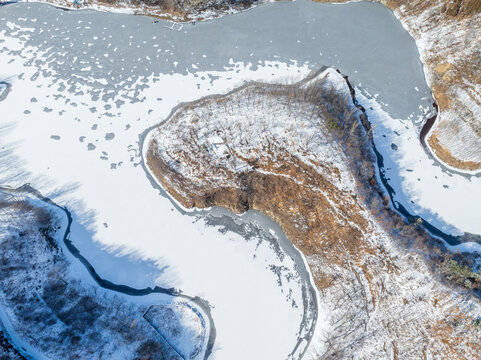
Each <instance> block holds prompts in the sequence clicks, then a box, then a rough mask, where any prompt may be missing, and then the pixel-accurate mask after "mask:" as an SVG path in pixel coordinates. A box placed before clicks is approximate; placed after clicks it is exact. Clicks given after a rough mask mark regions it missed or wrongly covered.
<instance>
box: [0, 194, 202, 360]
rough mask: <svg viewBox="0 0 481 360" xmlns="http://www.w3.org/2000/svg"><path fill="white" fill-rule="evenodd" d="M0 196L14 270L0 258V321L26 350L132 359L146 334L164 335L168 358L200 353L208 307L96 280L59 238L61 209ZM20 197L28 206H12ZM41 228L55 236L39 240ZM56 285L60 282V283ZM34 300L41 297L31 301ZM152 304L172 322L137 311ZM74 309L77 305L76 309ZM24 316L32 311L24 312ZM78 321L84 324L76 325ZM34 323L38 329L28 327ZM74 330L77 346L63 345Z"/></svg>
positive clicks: (1, 235)
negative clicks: (126, 291) (130, 291)
mask: <svg viewBox="0 0 481 360" xmlns="http://www.w3.org/2000/svg"><path fill="white" fill-rule="evenodd" d="M0 202H2V207H1V209H0V220H1V221H0V244H1V245H2V252H3V255H4V256H8V258H9V260H8V261H11V262H12V263H13V264H15V265H16V266H17V270H13V271H12V267H11V266H10V264H9V263H5V262H4V263H2V265H3V266H4V269H5V270H6V272H5V273H4V274H3V275H4V276H3V278H2V282H3V284H2V292H1V293H0V302H1V306H0V320H1V324H3V325H4V326H5V328H6V329H7V333H8V334H9V336H10V337H11V338H12V339H13V342H14V343H15V344H16V346H17V347H20V348H23V350H24V351H25V353H26V354H27V355H29V356H33V357H34V358H35V359H55V358H61V356H62V355H61V354H63V353H64V352H65V351H69V353H70V354H71V355H74V354H76V355H77V356H79V357H82V358H92V357H93V356H94V355H93V354H95V356H98V355H100V354H102V353H103V354H104V355H105V356H108V357H109V358H112V359H125V358H134V357H135V355H134V354H133V352H136V351H137V352H138V351H139V349H141V348H142V346H143V343H146V342H148V341H149V340H150V341H154V342H157V341H161V340H166V341H167V342H168V344H169V346H172V347H174V349H175V351H172V350H171V349H170V347H169V346H167V349H168V350H167V351H166V352H165V354H164V355H165V356H166V357H168V358H169V359H170V358H172V359H174V358H175V359H177V358H179V359H180V358H181V357H178V356H177V355H178V354H177V353H182V354H184V353H189V354H191V355H192V356H190V357H184V358H189V359H194V358H196V359H204V355H205V353H206V350H207V341H208V334H209V332H210V331H211V329H210V324H209V321H208V314H206V313H205V312H204V311H203V310H202V309H201V308H200V307H199V306H198V305H197V304H196V303H195V302H194V301H192V299H190V300H189V299H188V298H182V297H174V296H171V295H168V294H162V293H152V294H147V295H143V296H132V295H127V294H124V293H120V292H117V291H112V290H108V289H104V288H101V287H99V285H98V284H97V283H96V282H95V281H94V280H93V278H92V276H91V275H90V274H89V273H88V271H87V269H86V267H85V266H83V265H82V264H81V263H80V261H79V260H78V259H77V258H75V257H74V256H73V255H72V253H71V252H70V251H69V249H68V248H67V246H66V245H65V243H64V241H63V237H64V234H65V233H66V231H67V227H68V218H67V214H66V212H65V211H63V210H62V209H60V208H58V207H55V206H54V205H51V204H48V203H47V202H45V201H42V200H41V199H39V198H37V197H36V196H34V195H31V194H29V193H28V192H16V191H15V192H14V191H6V190H5V191H4V190H1V191H0ZM22 202H25V203H26V204H28V205H27V206H29V205H31V206H32V207H33V209H32V210H30V209H28V207H27V206H25V207H22V205H20V206H15V204H22ZM38 210H40V211H38ZM43 210H45V213H50V214H52V221H51V222H49V223H42V222H41V221H42V220H41V219H42V217H41V216H39V215H37V214H43V213H42V212H41V211H43ZM43 218H45V217H43ZM39 219H40V220H39ZM39 228H40V229H45V228H51V229H54V231H55V230H56V231H55V233H52V232H51V231H49V232H48V234H49V235H48V236H53V238H52V242H48V241H45V237H44V235H43V233H42V232H41V231H39V230H38V229H39ZM22 234H23V235H22ZM15 238H17V240H12V239H15ZM16 241H17V242H16ZM21 244H23V246H22V245H21ZM56 249H60V250H61V252H60V253H57V251H56ZM59 254H60V255H59ZM27 264H28V266H27ZM29 267H30V268H29ZM6 283H7V285H6ZM59 284H60V288H63V287H64V288H63V289H62V290H59ZM15 292H18V293H15ZM22 296H23V297H22ZM25 298H26V299H27V301H28V303H31V307H30V308H26V305H25V301H24V300H22V299H25ZM38 299H41V302H40V303H39V304H38V305H36V304H35V302H36V301H39V300H38ZM85 304H87V305H85ZM85 306H87V308H88V309H89V311H88V314H83V313H82V312H83V311H85V310H82V309H83V307H85ZM22 307H23V309H22ZM152 307H155V308H158V309H170V312H169V315H170V317H171V318H174V319H178V320H177V321H172V319H169V318H168V317H167V316H165V314H163V313H160V314H156V315H154V316H152V317H150V319H151V320H152V319H153V320H152V321H147V322H145V323H144V322H142V316H143V314H144V313H145V314H144V318H145V315H146V314H148V313H149V309H150V308H152ZM76 308H78V309H80V310H79V311H78V312H76V311H75V309H76ZM24 314H26V315H24ZM28 315H31V316H30V317H28V318H27V316H28ZM59 318H60V320H59ZM52 319H53V321H52ZM154 321H156V322H160V323H162V324H163V328H162V331H161V332H159V333H160V334H161V335H162V337H163V339H159V337H158V335H157V334H156V331H158V329H157V328H156V327H155V326H153V324H154ZM79 323H80V324H79ZM82 323H83V325H84V326H86V327H87V328H86V329H83V330H79V325H82ZM148 324H150V325H152V328H150V326H149V325H148ZM127 326H130V328H131V331H134V332H135V333H136V334H137V337H136V338H132V337H131V334H130V336H129V335H127V334H128V331H125V330H123V329H122V328H123V327H127ZM32 327H33V328H36V329H37V331H35V332H32V331H30V328H32ZM119 327H120V328H119ZM76 333H77V334H80V335H81V340H77V341H78V342H79V343H78V344H77V345H78V346H77V348H76V349H70V350H69V349H65V348H64V347H65V346H70V342H71V341H75V337H76ZM54 335H55V336H57V337H58V338H56V337H55V336H54ZM92 337H93V338H94V339H92ZM52 339H53V341H52ZM59 339H62V340H61V341H59ZM72 339H73V340H72ZM88 339H91V340H95V341H91V340H88ZM129 340H130V341H129ZM52 342H53V344H52ZM193 347H195V352H193V351H192V348H193ZM176 352H177V353H176ZM137 355H138V354H137ZM99 358H101V357H99Z"/></svg>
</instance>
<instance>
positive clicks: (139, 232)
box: [0, 2, 481, 360]
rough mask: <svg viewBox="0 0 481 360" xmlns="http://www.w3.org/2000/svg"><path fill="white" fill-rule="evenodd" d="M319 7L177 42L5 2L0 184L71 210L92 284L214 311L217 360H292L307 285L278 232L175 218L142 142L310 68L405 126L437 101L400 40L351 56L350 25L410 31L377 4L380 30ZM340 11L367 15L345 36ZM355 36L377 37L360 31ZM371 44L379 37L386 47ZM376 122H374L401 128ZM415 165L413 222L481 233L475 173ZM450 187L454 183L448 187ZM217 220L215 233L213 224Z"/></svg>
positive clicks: (152, 30) (215, 26) (213, 25)
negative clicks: (96, 277) (189, 300)
mask: <svg viewBox="0 0 481 360" xmlns="http://www.w3.org/2000/svg"><path fill="white" fill-rule="evenodd" d="M314 6H320V5H319V4H310V3H307V2H301V3H300V4H295V3H292V4H288V3H278V4H277V3H276V4H271V5H268V6H264V7H259V8H257V9H255V10H253V11H249V12H246V13H242V14H238V15H235V16H232V17H229V18H224V19H220V20H216V21H213V22H209V23H204V24H197V25H195V27H194V25H188V26H187V25H186V26H185V27H184V30H183V31H181V32H177V31H175V32H174V31H171V30H168V29H166V28H164V27H162V26H160V25H159V26H155V25H153V24H151V20H150V19H147V18H142V17H132V16H128V15H119V14H115V15H114V14H98V13H95V12H89V11H81V12H63V11H61V10H59V9H55V8H53V7H50V6H46V5H40V4H18V5H8V6H4V7H1V8H0V69H1V70H0V71H1V74H0V76H1V77H2V78H0V81H1V80H2V79H6V78H8V79H9V82H10V83H11V84H12V87H11V91H10V93H9V94H8V97H7V98H6V99H5V100H4V101H2V102H0V114H1V117H0V184H2V185H5V184H8V185H10V186H19V185H22V184H24V183H27V182H28V183H31V184H32V186H34V187H35V188H37V189H39V190H41V191H42V193H44V194H45V195H47V196H49V197H51V198H53V199H54V200H55V201H56V202H57V203H59V204H61V205H65V206H67V207H68V208H69V210H71V212H72V215H73V225H72V235H71V238H72V241H73V242H74V243H75V246H77V247H78V248H79V250H80V251H81V253H82V254H83V255H84V256H85V257H87V258H88V259H89V261H90V262H91V263H92V265H93V266H94V267H95V268H96V270H97V272H98V273H99V274H100V275H101V276H102V277H104V278H106V279H108V280H110V281H112V282H115V283H122V284H126V285H131V286H134V287H147V286H152V285H154V284H158V285H162V286H165V287H175V288H179V289H181V290H182V291H184V292H185V293H187V294H189V295H198V296H200V297H201V298H203V299H206V300H207V301H209V303H210V304H211V305H212V307H213V309H212V316H213V318H214V321H215V325H216V328H217V339H216V347H215V349H214V355H213V358H215V359H232V360H235V359H246V358H251V359H266V360H268V359H279V358H283V357H286V354H289V353H290V351H291V350H292V349H293V347H294V345H295V344H296V341H297V332H298V329H299V326H300V321H301V319H302V316H303V310H304V309H302V306H299V307H296V306H293V301H295V303H296V304H302V287H303V286H306V284H305V279H302V277H300V276H299V273H298V272H297V269H296V267H297V263H296V262H295V261H294V260H293V258H292V257H290V256H285V257H282V256H279V254H278V252H277V251H276V248H275V246H273V244H275V243H276V241H275V239H274V240H273V239H272V238H276V237H282V234H279V233H277V234H276V236H274V237H269V236H268V235H266V231H265V229H263V228H262V226H261V225H259V224H256V223H255V222H243V219H242V218H234V220H232V218H230V219H231V220H229V217H227V218H226V217H224V216H222V217H217V218H215V219H214V220H212V218H209V217H208V216H207V215H206V214H205V213H203V212H194V213H192V214H184V213H183V212H182V211H179V210H180V209H178V208H176V206H175V205H174V204H173V203H172V202H171V200H170V199H169V198H167V197H165V196H163V194H162V193H161V194H160V195H159V190H157V189H156V188H154V187H153V186H152V184H151V183H150V182H149V180H148V178H147V177H146V173H145V172H144V170H143V169H142V167H141V166H140V165H139V162H140V160H141V156H140V149H139V144H138V141H139V134H141V133H143V132H144V131H146V130H147V129H149V128H150V127H152V126H154V125H156V124H158V123H159V122H160V121H161V120H162V119H165V118H166V117H167V116H168V114H169V113H170V111H171V110H172V108H173V107H174V106H176V105H178V104H179V103H180V102H185V101H192V100H195V99H198V98H200V97H202V96H205V95H208V94H213V93H224V92H227V91H229V90H231V89H233V88H235V87H237V86H238V85H240V84H242V83H243V82H244V81H246V80H262V81H282V82H292V81H295V80H298V79H300V78H302V77H304V76H305V75H307V74H308V73H309V71H310V69H312V68H318V67H319V66H320V64H328V65H334V66H338V67H339V68H340V69H341V70H342V71H343V72H345V73H348V74H349V75H351V80H353V83H354V84H356V85H358V86H361V87H362V88H363V89H368V90H369V91H370V92H371V93H373V94H377V93H380V94H381V96H380V97H379V99H378V102H379V103H380V102H383V103H384V104H386V103H389V105H384V107H383V108H384V109H386V108H389V109H390V110H391V111H392V113H393V114H394V115H393V117H394V118H404V117H403V115H404V113H405V112H407V113H408V114H409V113H412V114H413V117H414V118H416V116H417V115H419V113H420V111H419V110H418V109H417V107H418V106H419V105H424V106H427V104H429V103H431V99H429V95H427V92H428V90H427V86H426V85H425V83H424V77H423V76H422V72H421V71H418V70H419V69H418V65H419V64H417V63H416V61H412V62H409V61H405V58H404V57H403V56H408V55H409V56H410V54H411V51H414V50H413V49H415V47H414V48H413V47H410V46H414V44H411V43H408V45H406V46H407V48H408V50H409V51H404V50H405V49H404V48H403V47H401V46H400V47H399V48H400V49H399V51H394V52H392V53H390V52H385V51H383V54H384V53H385V54H384V55H383V56H387V57H389V61H387V60H386V59H384V58H380V59H379V60H377V57H378V56H380V54H374V53H373V54H371V53H372V51H371V52H369V51H368V50H369V49H367V50H365V51H366V53H367V54H368V55H367V56H368V57H367V58H364V57H363V56H359V55H360V52H361V51H364V50H362V47H361V46H360V45H359V40H360V39H352V38H351V36H350V35H352V33H353V31H354V30H355V31H356V33H357V34H361V33H362V31H372V34H371V35H373V34H382V35H383V36H386V38H385V39H377V40H376V41H375V42H374V43H373V44H370V45H373V46H374V45H376V44H377V45H378V46H380V48H382V47H383V46H384V45H386V46H387V44H390V43H393V42H392V39H391V38H389V37H388V36H387V34H391V33H392V34H394V35H395V36H398V35H399V34H401V35H399V36H405V35H403V34H404V33H402V32H401V30H402V29H401V26H400V25H399V24H398V23H396V22H395V19H391V18H390V17H389V16H391V15H389V14H390V13H388V12H387V10H386V12H383V11H384V10H379V11H380V12H378V13H376V12H374V13H375V14H377V15H376V16H379V19H381V20H382V21H379V22H372V23H373V24H376V26H379V28H377V27H376V26H374V27H373V28H366V29H364V28H363V29H360V28H357V27H356V26H357V25H356V24H358V23H362V21H361V22H359V21H358V20H359V19H358V17H359V16H374V15H366V14H365V13H364V12H362V11H363V8H362V7H361V5H357V4H352V5H345V6H342V7H341V6H336V7H333V6H327V7H325V8H320V7H316V8H314ZM347 6H351V8H348V7H347ZM362 6H371V5H367V4H363V5H362ZM372 6H375V5H372ZM292 7H295V9H297V10H299V11H298V13H297V12H292ZM343 8H345V9H356V11H361V12H360V13H352V14H351V15H350V16H352V19H354V20H356V21H350V20H349V17H347V18H346V21H345V22H346V24H352V26H354V28H348V29H347V30H344V28H342V29H337V28H336V27H335V26H333V24H331V23H329V22H330V21H331V22H333V23H337V24H341V23H340V22H339V18H338V17H332V16H331V17H330V16H327V15H323V14H324V13H327V14H331V13H329V11H331V12H332V11H334V12H335V13H334V15H335V14H337V15H336V16H339V14H342V11H344V10H342V9H343ZM312 9H314V11H313V10H312ZM315 9H319V10H315ZM369 9H371V8H369ZM374 9H377V8H374ZM266 11H267V12H269V11H274V12H275V16H274V18H275V20H272V19H269V18H268V17H266V16H265V13H266ZM376 11H378V10H376ZM370 13H371V12H370ZM293 14H296V16H297V17H296V16H294V15H293ZM359 14H361V15H359ZM281 15H282V16H285V17H286V19H289V21H287V20H286V21H282V20H281V19H282V18H281ZM347 15H349V13H348V12H346V16H347ZM322 16H327V17H326V18H322ZM384 16H386V17H384ZM319 19H322V20H319ZM368 20H369V19H368ZM231 21H233V26H232V28H230V27H229V26H228V25H229V24H230V22H231ZM226 22H227V23H226ZM300 24H301V25H300ZM396 26H397V27H396ZM299 29H302V30H299ZM386 29H387V30H386ZM221 30H222V31H221ZM241 34H244V35H241ZM348 35H349V36H348ZM394 35H393V36H394ZM359 36H361V39H364V40H366V39H367V40H366V41H370V39H373V38H374V36H369V33H367V34H362V35H359ZM402 39H405V38H404V37H403V38H402ZM215 40H218V41H215ZM381 41H386V43H381V45H382V46H381V45H379V42H381ZM406 41H411V40H406ZM356 44H357V45H356ZM367 48H369V46H367ZM353 49H354V50H353ZM278 54H279V55H278ZM354 55H356V56H354ZM391 57H392V58H391ZM375 61H380V62H381V63H382V64H391V63H393V64H394V65H393V66H394V67H395V68H397V69H402V70H403V71H405V72H406V73H410V74H415V76H414V75H413V76H411V77H404V76H403V77H401V78H400V80H399V83H396V81H394V80H395V75H394V74H393V73H392V70H393V69H392V68H390V67H389V66H388V65H379V66H377V65H376V66H372V64H373V62H375ZM413 63H414V65H413ZM375 64H377V63H375ZM368 65H369V66H368ZM403 66H405V67H404V68H403ZM369 69H371V70H369ZM372 71H376V72H377V74H378V75H377V76H373V73H372ZM399 71H401V70H399ZM396 75H397V74H396ZM423 84H424V85H423ZM415 87H418V88H419V89H421V93H420V94H418V92H417V91H415V90H414V88H415ZM407 88H409V89H408V90H406V89H407ZM397 98H400V99H401V100H400V103H402V104H409V106H406V107H407V108H408V110H406V109H405V111H404V112H403V111H401V109H400V108H399V107H396V104H394V99H397ZM366 101H367V100H366ZM364 104H365V105H366V102H364ZM412 104H415V107H414V108H412V107H411V105H412ZM374 105H375V104H374V102H373V109H374V108H375V107H374ZM368 109H369V108H368ZM390 113H391V112H390ZM370 115H372V119H373V121H375V115H374V114H370ZM383 119H384V120H383V121H381V120H380V121H378V124H380V125H383V126H398V127H401V124H402V123H403V121H404V122H405V126H408V127H409V126H410V125H409V124H411V122H410V120H403V121H401V120H394V121H393V122H392V124H391V122H390V120H386V118H383ZM388 135H389V136H392V137H394V135H393V133H389V134H388ZM409 136H411V138H410V140H409V141H412V142H413V143H414V141H416V140H417V139H416V137H415V131H414V130H412V131H411V132H410V133H409ZM377 139H378V140H379V138H377ZM381 140H382V139H381ZM378 143H379V144H381V143H382V144H385V143H386V142H385V141H384V140H382V141H381V142H379V141H378ZM401 145H402V144H401ZM389 146H390V145H389ZM412 149H413V152H412V154H413V155H412V157H411V155H401V154H404V152H403V153H401V151H398V152H397V153H396V154H399V156H400V157H399V158H397V157H392V159H393V160H392V161H393V164H394V165H396V166H397V167H394V165H393V166H392V167H391V169H393V170H392V171H393V175H392V176H391V177H392V179H396V178H395V174H402V175H403V174H404V169H406V172H408V171H407V169H408V168H410V167H411V166H413V165H412V164H411V163H410V162H417V161H419V157H424V156H425V155H423V154H424V153H422V152H417V153H416V154H414V151H417V148H416V147H414V146H413V147H412ZM381 150H382V151H383V154H388V153H390V151H392V150H390V148H382V147H381ZM406 151H407V150H406ZM406 154H411V152H406ZM413 159H414V160H413ZM426 159H428V160H425V163H424V164H427V161H429V157H427V156H426ZM396 169H398V170H396ZM396 171H398V172H396ZM418 171H419V172H421V171H423V172H428V173H429V174H427V175H426V176H425V177H423V181H419V182H417V183H415V184H416V187H413V189H414V190H412V191H411V190H410V187H409V186H410V185H409V184H410V183H409V182H406V181H404V179H403V182H401V181H393V186H394V187H395V189H396V191H397V193H398V194H402V193H404V194H405V197H404V198H403V199H405V201H406V202H408V203H409V202H410V201H411V199H418V201H417V204H419V206H417V207H416V211H418V214H419V215H421V216H425V215H426V216H427V215H429V214H437V215H436V219H437V220H439V221H438V222H434V223H435V224H436V225H439V226H449V229H452V230H453V231H471V232H476V233H481V228H480V226H481V225H480V224H479V223H478V222H477V221H476V216H475V214H476V212H475V210H476V207H477V206H478V205H479V198H478V196H481V195H480V192H479V191H477V192H476V191H475V190H476V189H479V183H478V182H479V178H471V180H469V179H466V178H464V177H461V176H458V175H455V174H454V175H450V176H448V175H447V174H446V173H444V172H441V170H440V169H438V168H437V166H436V165H434V163H433V162H432V161H431V163H429V167H428V166H423V167H420V168H419V169H418ZM432 171H436V172H438V171H439V172H438V175H436V176H438V177H441V176H442V178H441V179H442V181H441V180H439V181H438V180H436V181H435V182H433V181H431V180H432V177H434V175H432ZM410 174H413V175H410V176H415V175H414V174H415V173H410ZM403 176H404V175H403ZM445 178H446V179H445ZM445 180H446V181H447V180H450V181H451V183H450V184H451V186H450V187H449V189H447V190H446V189H445V188H444V187H443V185H444V184H445ZM416 181H417V180H416ZM411 185H412V184H411ZM467 185H469V186H468V187H467V188H466V187H465V186H467ZM403 189H404V190H403ZM466 189H472V190H473V191H471V192H468V191H467V190H466ZM447 191H449V192H447ZM446 193H449V194H450V199H451V200H456V201H455V202H454V204H460V201H459V199H462V205H461V204H460V205H459V206H457V208H456V210H455V209H454V208H455V207H456V205H455V206H453V205H451V204H449V203H448V202H447V201H446V202H443V201H442V199H443V197H442V196H440V194H442V195H444V194H446ZM428 195H429V196H428ZM405 205H408V204H405ZM427 219H429V217H427ZM436 219H435V220H436ZM212 223H214V224H217V225H215V226H212V225H207V224H212ZM239 223H240V224H242V227H243V228H246V229H249V231H250V234H251V236H250V237H248V238H249V240H248V241H246V238H245V236H244V233H242V232H241V233H239V232H236V231H233V229H234V228H235V227H236V226H235V225H238V224H239ZM267 234H268V231H267ZM271 265H273V266H277V267H279V266H284V267H285V268H286V269H287V270H286V271H285V272H284V274H283V276H284V277H285V279H289V278H292V279H294V280H291V281H284V282H283V283H282V284H283V286H278V282H277V280H278V279H277V275H276V274H275V273H274V272H273V271H272V270H271V268H270V266H271ZM239 334H242V335H241V336H239ZM265 344H275V346H265Z"/></svg>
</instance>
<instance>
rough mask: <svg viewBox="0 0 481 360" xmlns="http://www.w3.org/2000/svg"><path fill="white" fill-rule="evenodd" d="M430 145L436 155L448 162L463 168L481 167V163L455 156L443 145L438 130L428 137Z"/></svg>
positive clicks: (473, 168)
mask: <svg viewBox="0 0 481 360" xmlns="http://www.w3.org/2000/svg"><path fill="white" fill-rule="evenodd" d="M428 143H429V146H430V147H431V149H433V150H434V152H435V153H436V155H437V156H438V157H439V158H440V159H441V160H442V161H443V162H445V163H446V164H448V165H450V166H452V167H454V168H457V169H462V170H470V171H474V170H478V169H481V163H478V162H473V161H462V160H459V159H458V158H456V157H455V156H453V155H452V154H451V153H450V152H449V150H448V149H447V148H445V147H444V146H442V145H441V144H440V142H439V140H438V137H437V135H436V131H434V132H433V134H432V135H431V136H430V137H429V139H428Z"/></svg>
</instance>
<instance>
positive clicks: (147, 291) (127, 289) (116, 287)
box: [0, 184, 216, 360]
mask: <svg viewBox="0 0 481 360" xmlns="http://www.w3.org/2000/svg"><path fill="white" fill-rule="evenodd" d="M0 191H2V192H6V193H20V194H22V193H26V194H29V195H31V196H33V197H34V198H36V199H38V200H40V201H41V202H43V203H45V204H47V205H49V206H53V207H55V208H57V209H59V210H61V211H62V212H63V213H64V214H65V216H66V219H67V225H66V227H65V232H64V234H63V236H62V243H63V246H65V247H66V248H67V250H68V251H69V254H70V255H71V256H72V257H73V258H75V259H76V260H78V261H79V262H80V263H81V264H82V265H83V266H84V268H85V269H86V270H87V272H88V273H89V275H90V277H91V279H92V280H93V281H94V282H95V283H96V284H97V285H98V286H100V287H101V288H103V289H106V290H110V291H112V292H117V293H120V294H123V295H127V296H146V295H155V294H164V295H168V296H172V297H173V298H180V299H185V300H186V301H187V302H192V303H194V304H195V305H196V306H197V307H198V308H199V309H201V311H202V313H201V315H202V318H203V316H204V315H205V316H206V317H207V322H208V324H209V327H208V329H206V330H207V331H208V332H209V336H208V339H207V345H206V349H205V354H204V360H207V359H208V358H209V357H210V355H211V354H212V350H213V347H214V345H215V339H216V328H215V323H214V320H213V318H212V315H211V310H210V309H211V308H210V305H209V303H208V301H206V300H204V299H202V298H200V297H198V296H193V297H192V296H188V295H185V294H183V293H182V291H181V290H178V289H174V288H169V289H167V288H162V287H159V286H157V285H156V286H154V287H153V288H152V287H148V288H143V289H136V288H133V287H131V286H126V285H121V284H115V283H112V282H110V281H109V280H106V279H103V278H102V277H100V276H99V275H98V273H97V272H96V270H95V268H94V267H93V266H92V265H91V264H90V263H89V261H88V260H87V259H86V258H85V257H84V256H83V255H82V254H81V253H80V251H79V250H78V249H77V248H76V247H75V246H74V245H73V243H72V242H71V240H70V238H69V235H70V226H71V224H72V215H71V213H70V212H69V210H68V209H67V208H66V207H62V206H60V205H58V204H56V203H55V202H54V201H52V200H51V199H50V198H48V197H44V196H43V195H42V194H41V193H40V192H39V191H38V190H36V189H34V188H32V187H31V186H30V185H28V184H25V185H23V186H21V187H19V188H10V187H8V186H0ZM60 245H61V246H62V244H60ZM1 311H3V308H2V310H1ZM0 324H2V322H1V321H0ZM12 329H13V327H12ZM6 330H7V331H6V335H8V336H9V337H11V338H12V339H13V341H12V342H13V343H15V342H16V341H15V340H14V338H15V336H12V334H10V331H8V329H6ZM159 335H160V333H159ZM161 336H162V335H161ZM162 338H163V340H164V341H165V342H166V343H167V344H168V345H169V346H171V347H172V345H171V344H170V342H169V341H168V340H167V339H166V338H164V337H163V336H162ZM18 339H19V340H20V341H21V342H23V340H22V339H21V338H18ZM19 346H20V347H21V348H23V347H24V346H22V345H19ZM17 347H18V345H17V346H16V348H17ZM172 348H173V349H174V350H175V348H174V347H172ZM17 350H18V349H17ZM34 350H35V349H34ZM35 351H36V350H35ZM175 351H176V350H175ZM23 356H26V357H27V358H28V357H29V356H28V354H24V355H23ZM38 357H39V355H35V356H34V358H38Z"/></svg>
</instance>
